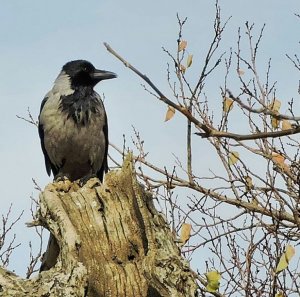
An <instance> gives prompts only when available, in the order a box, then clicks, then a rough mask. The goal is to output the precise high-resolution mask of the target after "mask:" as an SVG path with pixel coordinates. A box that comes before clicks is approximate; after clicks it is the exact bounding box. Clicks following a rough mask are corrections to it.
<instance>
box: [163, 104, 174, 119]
mask: <svg viewBox="0 0 300 297" xmlns="http://www.w3.org/2000/svg"><path fill="white" fill-rule="evenodd" d="M174 114H175V108H174V107H172V106H170V105H169V106H168V110H167V113H166V117H165V122H167V121H169V120H171V119H172V118H173V116H174Z"/></svg>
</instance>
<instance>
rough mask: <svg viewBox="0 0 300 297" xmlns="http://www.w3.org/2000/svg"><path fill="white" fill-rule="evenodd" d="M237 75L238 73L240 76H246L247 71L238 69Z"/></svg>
mask: <svg viewBox="0 0 300 297" xmlns="http://www.w3.org/2000/svg"><path fill="white" fill-rule="evenodd" d="M237 73H238V74H239V75H244V74H245V71H244V70H242V69H238V70H237Z"/></svg>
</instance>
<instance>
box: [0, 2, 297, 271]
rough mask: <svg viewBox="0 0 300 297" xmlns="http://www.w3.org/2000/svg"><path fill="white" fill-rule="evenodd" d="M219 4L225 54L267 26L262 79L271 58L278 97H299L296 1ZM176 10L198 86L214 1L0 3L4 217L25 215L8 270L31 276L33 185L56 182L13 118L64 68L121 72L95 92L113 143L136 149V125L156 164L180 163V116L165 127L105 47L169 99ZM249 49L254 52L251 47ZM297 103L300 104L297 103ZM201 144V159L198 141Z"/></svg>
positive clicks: (29, 131)
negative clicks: (70, 64) (77, 64)
mask: <svg viewBox="0 0 300 297" xmlns="http://www.w3.org/2000/svg"><path fill="white" fill-rule="evenodd" d="M220 6H221V9H222V15H223V19H227V18H228V17H229V16H232V18H231V20H230V22H229V24H228V26H227V30H226V32H225V34H224V38H223V42H222V45H221V50H220V52H223V51H227V52H228V51H229V48H230V47H235V46H236V38H237V29H238V27H240V26H241V27H242V28H243V26H244V23H245V22H246V21H249V22H250V23H252V22H254V23H255V24H256V26H257V32H259V28H260V27H261V26H262V25H263V24H264V23H266V30H265V35H264V39H263V42H262V45H261V48H262V51H261V55H260V57H259V59H260V61H261V64H260V65H259V68H260V70H261V71H262V73H263V74H265V66H266V63H267V60H268V58H269V57H271V58H272V72H271V78H272V79H273V80H278V94H279V97H280V98H282V99H283V100H284V99H286V100H290V99H291V98H292V97H294V98H295V99H298V98H299V95H298V94H297V82H298V79H299V74H298V73H297V71H296V70H294V69H293V67H292V65H291V64H290V63H289V62H288V60H287V59H286V58H285V54H286V53H289V54H291V55H293V54H294V53H297V52H298V53H299V43H298V41H299V25H300V20H299V19H298V18H296V17H295V16H294V13H300V4H299V0H289V1H282V0H272V1H271V0H252V1H242V0H226V1H220ZM177 12H178V13H179V15H180V16H181V17H188V22H187V24H186V26H185V28H184V39H186V40H187V41H188V50H189V51H190V53H192V54H193V55H194V62H193V66H192V68H191V71H190V73H189V74H187V75H189V76H188V79H189V80H190V81H191V82H192V83H195V82H196V80H197V74H198V73H199V70H198V69H200V68H201V65H202V61H203V58H204V54H205V51H206V49H207V48H208V45H209V42H210V40H211V39H212V25H213V19H214V1H213V0H202V1H196V0H190V1H178V0H172V1H166V0H165V1H164V0H163V1H137V0H132V1H95V0H91V1H85V2H84V1H79V0H72V1H71V0H67V1H58V0H53V1H48V2H46V1H38V0H27V1H17V0H2V1H1V10H0V57H1V58H0V61H1V70H0V100H1V117H0V135H1V146H0V164H1V170H0V175H1V187H0V213H5V212H6V211H7V209H8V207H9V205H10V203H13V204H14V216H17V214H18V213H19V212H20V211H21V210H23V209H25V210H26V211H25V215H24V216H23V217H22V220H21V221H20V223H19V224H18V225H17V228H16V229H15V232H16V233H17V238H18V242H23V244H24V245H23V246H24V249H25V250H24V249H23V248H22V247H21V248H18V249H17V250H16V252H15V255H14V258H13V259H12V262H11V266H10V268H11V269H15V270H16V271H17V272H18V273H21V274H23V273H24V271H25V267H24V265H26V264H27V261H26V260H25V259H26V257H25V256H24V255H25V254H27V253H29V250H28V249H27V246H28V244H27V242H28V241H29V240H34V232H33V230H29V229H26V228H25V226H24V222H26V221H29V220H30V212H29V208H30V198H29V197H30V195H33V196H34V197H37V195H38V193H37V192H36V191H35V190H34V187H33V183H32V181H31V179H32V178H34V179H35V180H36V181H37V182H38V184H39V185H40V186H42V187H44V186H45V185H46V184H47V183H48V182H50V181H51V178H49V177H48V176H47V174H46V171H45V168H44V161H43V155H42V153H41V149H40V143H39V138H38V133H37V130H36V129H35V128H34V127H33V126H30V125H28V124H26V123H25V122H23V121H21V120H19V119H17V117H16V115H20V116H26V111H27V108H28V107H29V108H30V110H31V112H32V115H33V116H34V117H35V118H37V116H38V112H39V107H40V102H41V100H42V99H43V96H44V95H45V94H46V93H47V91H48V90H49V89H50V88H51V87H52V83H53V81H54V79H55V77H56V76H57V74H58V73H59V71H60V69H61V67H62V65H63V64H64V63H66V62H67V61H70V60H72V59H78V58H82V59H87V60H89V61H91V62H92V63H93V64H94V65H95V66H96V67H98V68H100V69H106V70H110V71H113V72H115V73H117V74H118V79H115V80H111V81H107V82H103V83H102V84H99V86H97V88H96V89H97V91H98V92H99V93H100V94H102V93H105V97H106V100H105V105H106V109H107V113H108V117H109V127H110V139H111V141H112V142H113V143H115V144H117V145H122V141H123V137H122V135H123V134H125V135H126V136H127V138H128V141H129V142H130V136H131V135H132V125H133V126H135V127H136V128H137V129H138V130H139V131H140V132H141V134H142V136H143V138H144V139H145V143H146V148H147V150H148V151H149V152H150V155H149V157H150V159H151V160H152V161H153V162H156V163H157V164H162V165H167V166H171V164H173V161H174V158H173V156H172V153H174V154H176V155H178V156H181V154H182V153H183V151H184V139H185V135H184V131H185V127H184V126H183V123H185V121H184V120H183V119H181V118H180V116H179V115H176V117H175V118H174V119H173V120H172V121H170V122H168V123H164V121H163V119H164V115H165V112H166V106H164V105H163V104H161V103H159V102H157V101H155V99H154V98H153V97H151V96H150V95H149V94H148V93H146V92H145V91H144V90H143V88H142V87H141V85H140V84H141V83H142V81H141V80H140V79H139V78H138V77H136V76H135V75H134V74H133V73H132V72H130V71H129V70H128V69H126V68H125V67H124V66H123V65H122V64H121V63H120V62H118V61H117V60H116V59H115V58H114V57H113V56H111V55H110V54H109V53H108V52H107V51H106V49H105V48H104V46H103V42H104V41H106V42H108V43H109V44H110V45H111V46H112V47H113V48H114V49H116V50H117V51H118V52H119V53H120V54H121V55H123V56H124V57H125V58H127V59H128V61H130V62H131V63H132V64H134V65H135V66H136V67H137V68H139V69H140V70H141V71H142V72H143V73H146V74H147V75H148V76H149V77H150V78H151V79H152V80H153V82H155V83H156V84H157V86H159V88H160V89H161V90H162V91H163V92H165V93H166V95H170V94H171V93H170V90H169V89H168V85H167V82H166V69H167V62H170V61H169V60H168V58H167V56H166V55H165V54H164V53H163V51H162V49H161V47H162V46H164V47H166V48H167V49H169V50H170V51H173V52H175V50H176V46H177V43H176V39H177V32H178V25H177V20H176V13H177ZM243 47H244V48H245V49H247V45H246V43H244V44H243ZM197 70H198V71H197ZM223 76H224V68H222V67H221V68H220V71H219V70H218V72H217V73H216V74H215V76H214V78H213V80H211V81H209V82H208V84H207V90H206V93H207V95H208V99H209V100H210V101H211V106H212V107H213V108H216V109H220V106H221V103H220V102H221V99H220V96H219V86H220V85H221V84H222V80H223ZM231 87H232V89H234V88H235V87H236V86H235V85H232V86H231ZM297 96H298V97H297ZM296 104H298V106H299V102H298V101H296ZM299 107H300V106H299ZM181 140H182V143H181ZM197 141H198V140H197ZM197 145H199V153H200V154H201V140H199V141H198V143H197ZM200 165H201V168H204V169H203V170H202V173H204V172H207V171H205V170H208V168H211V167H213V166H215V164H214V163H213V160H209V159H208V160H203V163H202V164H200ZM200 171H201V170H200ZM20 257H21V259H22V260H21V261H20Z"/></svg>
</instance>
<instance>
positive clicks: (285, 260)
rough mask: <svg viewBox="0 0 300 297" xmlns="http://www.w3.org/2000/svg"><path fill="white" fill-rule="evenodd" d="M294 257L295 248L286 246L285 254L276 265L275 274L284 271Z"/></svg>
mask: <svg viewBox="0 0 300 297" xmlns="http://www.w3.org/2000/svg"><path fill="white" fill-rule="evenodd" d="M294 255H295V248H294V247H293V246H291V245H290V244H288V245H287V246H286V248H285V252H284V253H283V254H282V255H281V257H280V260H279V262H278V265H277V267H276V273H279V272H281V271H282V270H284V269H286V268H287V267H288V265H289V262H290V260H291V259H292V257H293V256H294Z"/></svg>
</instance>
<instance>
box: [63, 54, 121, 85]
mask: <svg viewBox="0 0 300 297" xmlns="http://www.w3.org/2000/svg"><path fill="white" fill-rule="evenodd" d="M62 70H63V71H64V72H65V73H66V74H67V75H68V76H69V77H70V79H71V84H72V86H73V87H74V88H76V87H79V86H91V87H94V86H95V85H96V84H97V83H98V82H99V81H101V80H104V79H111V78H115V77H117V75H116V74H115V73H113V72H110V71H105V70H98V69H96V68H95V67H94V66H93V64H91V63H90V62H88V61H85V60H75V61H71V62H68V63H67V64H65V65H64V66H63V68H62Z"/></svg>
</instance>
